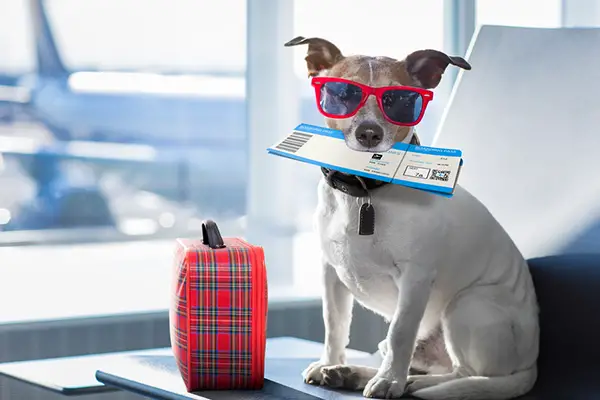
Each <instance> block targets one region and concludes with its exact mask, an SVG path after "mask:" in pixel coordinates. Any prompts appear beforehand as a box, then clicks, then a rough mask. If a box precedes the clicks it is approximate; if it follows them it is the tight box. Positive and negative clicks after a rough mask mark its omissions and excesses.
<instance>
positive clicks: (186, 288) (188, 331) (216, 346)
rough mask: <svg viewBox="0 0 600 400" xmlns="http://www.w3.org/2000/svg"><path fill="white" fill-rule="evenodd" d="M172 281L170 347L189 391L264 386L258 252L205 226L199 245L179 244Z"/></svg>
mask: <svg viewBox="0 0 600 400" xmlns="http://www.w3.org/2000/svg"><path fill="white" fill-rule="evenodd" d="M172 279H173V280H172V296H173V297H172V302H171V307H170V312H169V323H170V334H171V347H172V349H173V355H174V356H175V359H176V361H177V366H178V368H179V371H180V373H181V376H182V377H183V380H184V382H185V386H186V388H187V390H188V391H193V390H201V389H260V388H262V386H263V382H264V364H265V351H266V349H265V346H266V322H267V277H266V268H265V259H264V252H263V249H262V247H259V246H253V245H251V244H249V243H247V242H246V241H244V240H242V239H237V238H226V239H225V240H223V239H222V237H221V234H220V233H219V229H218V227H217V225H216V224H215V223H214V222H213V221H204V223H203V224H202V239H201V240H199V239H178V240H177V249H176V256H175V263H174V275H173V277H172Z"/></svg>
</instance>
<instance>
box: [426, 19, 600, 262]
mask: <svg viewBox="0 0 600 400" xmlns="http://www.w3.org/2000/svg"><path fill="white" fill-rule="evenodd" d="M599 48H600V29H535V28H510V27H496V26H484V27H482V29H481V30H480V31H479V34H478V36H477V38H476V41H475V42H474V45H473V47H472V49H471V52H470V55H469V56H468V58H469V62H470V63H471V64H472V66H473V69H472V70H471V71H468V72H464V73H461V74H460V75H459V81H458V84H457V88H455V91H454V93H453V95H452V97H451V102H450V104H449V107H448V109H447V113H446V115H445V118H444V119H443V121H442V125H441V127H440V130H439V131H438V133H437V135H436V139H435V142H434V143H435V145H437V146H448V147H457V148H461V149H462V150H463V154H464V160H465V164H464V167H463V169H462V172H461V176H460V178H459V183H460V184H462V185H463V186H464V187H466V188H467V189H468V190H470V191H471V192H472V193H473V194H475V195H476V196H477V197H478V198H479V199H480V200H482V201H483V203H484V204H485V205H486V206H487V207H488V208H489V209H490V210H491V212H492V213H493V214H494V215H495V216H496V217H497V218H498V219H499V220H500V222H501V223H502V225H504V227H505V228H506V229H507V230H508V232H509V234H510V235H511V236H512V237H513V238H514V240H515V241H516V243H517V245H518V246H519V247H520V249H521V250H522V251H523V253H524V254H525V255H526V256H528V257H529V256H536V255H546V254H548V253H555V252H561V251H571V250H572V249H573V246H574V242H575V243H577V242H581V237H580V236H581V235H584V234H587V235H588V238H589V235H592V234H593V230H594V221H595V220H596V219H597V218H598V216H599V215H600V179H598V175H597V171H598V168H599V167H600V165H599V163H598V161H599V158H600V157H599V156H598V146H599V145H600V134H599V133H598V127H599V126H600V113H599V112H598V110H599V109H600V97H598V90H597V89H600V52H598V51H596V49H599ZM588 229H592V232H591V233H590V232H587V230H588ZM457 234H460V233H459V232H457ZM597 244H598V242H597V241H595V240H592V241H591V242H589V241H588V245H586V246H583V247H582V246H581V245H579V248H577V250H578V251H598V250H597V249H598V247H599V246H597Z"/></svg>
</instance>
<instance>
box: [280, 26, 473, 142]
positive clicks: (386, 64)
mask: <svg viewBox="0 0 600 400" xmlns="http://www.w3.org/2000/svg"><path fill="white" fill-rule="evenodd" d="M303 44H308V53H307V56H306V65H307V68H308V75H309V76H317V75H323V76H332V77H338V78H344V79H349V80H352V81H355V82H358V83H362V84H364V85H368V86H372V87H384V86H414V87H420V88H424V89H433V88H435V87H437V86H438V84H439V83H440V80H441V78H442V74H443V73H444V71H445V70H446V68H447V67H448V65H454V66H457V67H460V68H463V69H466V70H470V69H471V66H470V65H469V63H468V62H467V61H465V60H464V59H463V58H461V57H450V56H448V55H446V54H444V53H442V52H441V51H437V50H419V51H415V52H413V53H411V54H409V55H408V56H407V57H406V58H405V59H403V60H397V59H394V58H391V57H371V56H365V55H352V56H344V55H342V52H341V51H340V50H339V49H338V48H337V46H335V45H334V44H333V43H331V42H329V41H327V40H325V39H321V38H308V39H307V38H304V37H302V36H299V37H297V38H294V39H292V40H290V41H289V42H287V43H286V44H285V46H297V45H303ZM325 121H326V123H327V126H329V127H330V128H332V129H338V130H341V131H342V132H343V133H344V138H345V140H346V144H347V145H348V147H350V148H351V149H353V150H358V151H371V152H383V151H387V150H389V149H390V148H391V147H392V146H393V145H394V144H395V143H398V142H402V141H404V140H405V139H407V136H409V135H410V133H411V131H412V129H411V127H407V126H398V125H394V124H392V123H391V122H389V121H387V120H386V119H385V117H384V116H383V114H382V113H381V110H380V109H379V106H378V104H377V100H376V99H375V97H373V96H371V97H369V99H368V100H367V102H366V104H365V105H364V106H363V107H362V108H361V109H360V110H359V111H358V113H357V114H356V115H354V116H353V117H351V118H344V119H332V118H326V119H325ZM365 133H366V134H368V135H372V136H373V137H375V138H376V139H377V140H375V141H369V145H368V146H367V145H365V140H359V138H360V139H364V135H365ZM414 141H415V140H411V142H414ZM416 142H417V143H419V142H420V141H419V139H418V138H416Z"/></svg>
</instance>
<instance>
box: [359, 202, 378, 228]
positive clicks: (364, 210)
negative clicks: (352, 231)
mask: <svg viewBox="0 0 600 400" xmlns="http://www.w3.org/2000/svg"><path fill="white" fill-rule="evenodd" d="M373 233H375V208H374V207H373V205H372V204H371V203H365V204H363V205H362V206H360V211H359V213H358V234H359V235H372V234H373Z"/></svg>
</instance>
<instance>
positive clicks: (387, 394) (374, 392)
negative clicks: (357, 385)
mask: <svg viewBox="0 0 600 400" xmlns="http://www.w3.org/2000/svg"><path fill="white" fill-rule="evenodd" d="M405 386H406V379H402V380H400V379H388V378H384V377H380V376H375V377H374V378H373V379H371V380H370V381H369V382H368V383H367V386H365V390H363V396H365V397H372V398H376V399H399V398H400V397H402V395H403V394H404V387H405Z"/></svg>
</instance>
